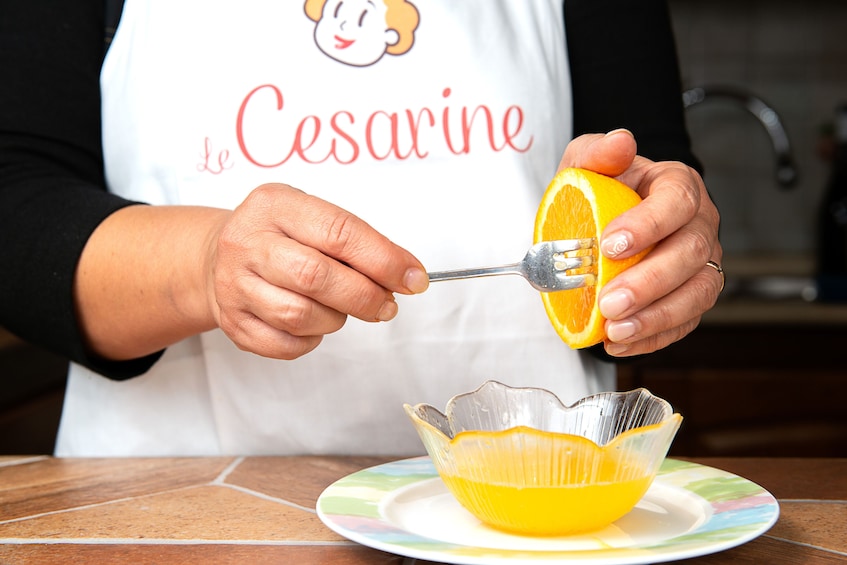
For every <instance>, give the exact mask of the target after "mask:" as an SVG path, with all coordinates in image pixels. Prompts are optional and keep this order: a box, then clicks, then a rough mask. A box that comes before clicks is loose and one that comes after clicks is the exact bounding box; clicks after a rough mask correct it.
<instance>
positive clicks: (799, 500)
mask: <svg viewBox="0 0 847 565" xmlns="http://www.w3.org/2000/svg"><path fill="white" fill-rule="evenodd" d="M777 500H778V501H779V503H780V504H782V503H795V504H798V503H799V504H847V500H831V499H822V498H780V499H777Z"/></svg>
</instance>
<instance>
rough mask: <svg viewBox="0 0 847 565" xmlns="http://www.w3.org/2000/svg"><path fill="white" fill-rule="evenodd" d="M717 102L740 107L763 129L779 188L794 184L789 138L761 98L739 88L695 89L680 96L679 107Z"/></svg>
mask: <svg viewBox="0 0 847 565" xmlns="http://www.w3.org/2000/svg"><path fill="white" fill-rule="evenodd" d="M713 98H720V99H726V100H731V101H733V102H736V103H738V104H741V105H742V106H743V107H744V108H745V109H746V110H747V111H749V112H750V113H751V114H753V116H755V117H756V119H757V120H759V122H760V123H761V124H762V125H763V126H764V127H765V130H766V131H767V133H768V135H769V136H770V139H771V143H772V144H773V150H774V153H775V154H776V180H777V182H778V183H779V184H780V186H782V187H784V188H788V187H791V186H793V185H794V183H795V182H796V180H797V167H796V165H795V164H794V158H793V157H792V156H791V145H790V144H789V142H788V134H787V133H786V132H785V128H784V127H783V125H782V121H781V120H780V118H779V114H777V113H776V110H774V109H773V108H771V107H770V106H768V105H767V104H766V103H765V102H764V101H763V100H762V99H761V98H759V97H758V96H755V95H754V94H752V93H750V92H747V91H746V90H744V89H741V88H738V87H723V86H697V87H694V88H691V89H689V90H686V91H685V92H683V93H682V103H683V106H684V107H685V108H686V109H687V108H690V107H692V106H695V105H697V104H700V103H702V102H704V101H706V100H707V99H713Z"/></svg>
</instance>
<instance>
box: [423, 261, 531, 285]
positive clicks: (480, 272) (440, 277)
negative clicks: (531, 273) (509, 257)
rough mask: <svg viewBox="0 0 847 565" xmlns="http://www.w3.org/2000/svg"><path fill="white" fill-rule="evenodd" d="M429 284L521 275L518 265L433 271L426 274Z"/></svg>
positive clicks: (519, 265)
mask: <svg viewBox="0 0 847 565" xmlns="http://www.w3.org/2000/svg"><path fill="white" fill-rule="evenodd" d="M427 275H428V276H429V281H430V282H437V281H454V280H456V279H474V278H477V277H493V276H495V275H521V276H523V271H522V270H521V264H520V263H514V264H511V265H500V266H498V267H480V268H478V269H456V270H454V271H434V272H431V273H427Z"/></svg>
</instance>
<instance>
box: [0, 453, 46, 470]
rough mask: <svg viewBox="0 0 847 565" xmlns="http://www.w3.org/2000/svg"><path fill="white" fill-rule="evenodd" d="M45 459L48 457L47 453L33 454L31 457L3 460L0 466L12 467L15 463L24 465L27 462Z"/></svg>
mask: <svg viewBox="0 0 847 565" xmlns="http://www.w3.org/2000/svg"><path fill="white" fill-rule="evenodd" d="M46 459H50V457H49V456H47V455H35V456H33V457H24V458H22V459H13V460H12V461H4V462H2V463H0V467H14V466H15V465H26V464H28V463H35V462H36V461H44V460H46Z"/></svg>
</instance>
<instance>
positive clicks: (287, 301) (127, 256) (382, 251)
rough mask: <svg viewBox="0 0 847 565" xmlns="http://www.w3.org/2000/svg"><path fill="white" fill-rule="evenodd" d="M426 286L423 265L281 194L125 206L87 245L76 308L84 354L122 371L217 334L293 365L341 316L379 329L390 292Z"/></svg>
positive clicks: (365, 229) (336, 211) (317, 205)
mask: <svg viewBox="0 0 847 565" xmlns="http://www.w3.org/2000/svg"><path fill="white" fill-rule="evenodd" d="M428 284H429V281H428V278H427V275H426V272H425V271H424V268H423V266H422V265H421V263H420V262H419V261H418V260H417V259H416V258H415V257H413V256H412V255H411V254H410V253H409V252H408V251H405V250H404V249H402V248H400V247H398V246H397V245H394V244H393V243H391V242H390V241H389V240H388V239H387V238H386V237H385V236H383V235H381V234H380V233H378V232H377V231H376V230H374V229H373V228H372V227H370V226H369V225H368V224H367V223H365V222H364V221H363V220H361V219H360V218H357V217H356V216H354V215H353V214H351V213H349V212H347V211H345V210H342V209H341V208H339V207H337V206H334V205H332V204H330V203H328V202H325V201H323V200H321V199H319V198H316V197H314V196H310V195H308V194H305V193H304V192H302V191H300V190H297V189H295V188H292V187H290V186H287V185H283V184H266V185H262V186H260V187H258V188H256V189H255V190H254V191H253V192H252V193H250V195H249V196H248V197H247V198H246V199H245V200H244V202H242V204H241V205H239V206H238V207H237V208H236V209H235V210H234V211H230V210H222V209H218V208H208V207H202V206H129V207H126V208H122V209H120V210H118V211H117V212H115V213H113V214H112V215H110V216H109V217H108V218H106V219H105V220H104V221H103V222H102V223H101V224H100V226H98V228H97V229H96V230H95V231H94V233H93V234H92V235H91V237H90V238H89V240H88V241H87V242H86V245H85V249H84V250H83V253H82V256H81V257H80V262H79V266H78V268H77V273H76V279H75V294H74V298H75V301H76V309H77V313H78V320H79V324H80V327H81V329H82V332H83V333H84V335H85V337H86V340H87V344H88V347H89V349H90V350H91V352H92V353H94V354H96V355H97V356H99V357H102V358H104V359H111V360H122V359H133V358H137V357H142V356H145V355H148V354H150V353H154V352H156V351H159V350H161V349H163V348H165V347H168V346H169V345H172V344H174V343H176V342H177V341H180V340H182V339H184V338H186V337H189V336H191V335H195V334H198V333H201V332H204V331H208V330H211V329H214V328H215V327H220V328H221V329H222V330H223V331H224V333H226V335H227V336H228V337H229V338H230V339H231V340H232V341H233V342H234V343H235V344H236V345H237V346H238V347H239V348H240V349H243V350H245V351H250V352H253V353H256V354H258V355H262V356H265V357H272V358H277V359H294V358H297V357H299V356H301V355H304V354H306V353H308V352H309V351H311V350H313V349H314V348H315V347H317V346H318V344H319V343H320V342H321V339H322V338H323V336H324V335H326V334H328V333H331V332H334V331H337V330H338V329H339V328H341V327H342V326H343V325H344V322H345V320H346V319H347V316H355V317H357V318H360V319H362V320H366V321H373V322H377V321H387V320H390V319H392V318H393V317H394V316H395V315H396V313H397V304H396V303H395V301H394V296H393V293H398V292H399V293H401V294H414V293H419V292H423V291H424V290H426V288H427V286H428Z"/></svg>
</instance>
